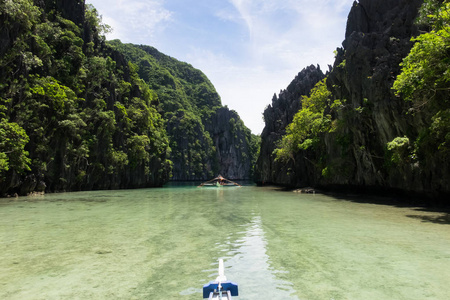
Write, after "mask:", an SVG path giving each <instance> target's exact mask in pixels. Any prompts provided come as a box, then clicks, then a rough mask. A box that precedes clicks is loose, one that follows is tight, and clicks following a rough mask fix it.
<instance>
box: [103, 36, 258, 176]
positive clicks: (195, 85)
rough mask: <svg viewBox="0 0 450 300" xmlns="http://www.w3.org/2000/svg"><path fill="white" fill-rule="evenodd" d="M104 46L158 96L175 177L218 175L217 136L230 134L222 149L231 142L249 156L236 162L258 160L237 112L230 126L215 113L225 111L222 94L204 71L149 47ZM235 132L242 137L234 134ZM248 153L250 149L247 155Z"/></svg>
mask: <svg viewBox="0 0 450 300" xmlns="http://www.w3.org/2000/svg"><path fill="white" fill-rule="evenodd" d="M108 44H109V45H111V46H112V47H114V49H116V50H117V51H119V52H121V53H123V54H124V55H125V57H126V58H127V59H128V60H129V61H130V62H131V63H132V64H134V67H135V70H136V72H137V73H138V74H139V76H140V77H141V78H142V79H143V80H144V81H145V82H146V83H147V84H148V85H149V86H150V87H151V88H152V89H153V90H154V91H155V92H156V93H157V95H158V99H159V101H160V103H161V107H162V108H163V110H164V118H165V120H166V121H167V132H168V134H169V137H170V147H171V149H172V157H171V158H172V161H173V163H174V168H173V178H174V179H176V180H193V179H207V178H211V177H213V176H216V175H217V174H218V173H219V172H220V170H221V167H223V166H222V163H221V161H220V159H219V157H222V156H223V155H221V154H220V151H221V149H219V148H220V143H219V141H218V139H220V138H221V137H222V138H223V136H224V135H230V139H229V141H228V146H226V147H230V146H231V145H234V146H235V147H237V148H239V149H237V150H236V151H237V152H239V153H240V154H242V156H243V157H244V158H245V156H247V157H246V158H247V159H245V161H236V162H234V163H235V164H237V165H238V164H245V165H249V164H250V163H251V160H252V159H253V160H255V159H256V158H255V157H256V152H257V150H256V149H257V147H255V148H254V149H253V148H252V150H248V149H247V148H249V146H250V145H251V144H252V141H253V140H252V135H251V133H250V130H248V128H246V127H245V125H244V124H243V122H242V121H241V120H240V119H239V118H238V116H237V114H236V113H234V114H236V116H235V118H231V119H233V120H234V119H238V121H239V122H235V124H233V126H229V124H228V123H229V121H230V122H231V119H230V120H228V118H227V117H224V118H219V117H218V114H219V112H223V107H222V104H221V101H220V97H219V95H218V94H217V92H216V90H215V88H214V86H213V85H212V84H211V82H210V81H209V80H208V78H207V77H206V76H205V75H204V74H203V72H201V71H200V70H198V69H195V68H194V67H193V66H191V65H190V64H188V63H185V62H181V61H178V60H177V59H174V58H172V57H169V56H167V55H165V54H163V53H161V52H159V51H158V50H156V49H155V48H153V47H150V46H144V45H133V44H123V43H121V42H120V41H119V40H113V41H109V42H108ZM218 128H221V130H217V129H218ZM238 133H239V134H238ZM238 135H243V136H242V137H241V136H239V138H238ZM219 136H221V137H219ZM250 148H251V147H250ZM227 151H228V152H229V150H228V149H227ZM246 151H247V152H248V151H252V152H251V154H248V153H247V154H246V153H245V152H246ZM249 156H251V157H249ZM234 159H236V157H235V158H234ZM223 175H224V176H227V175H228V174H223ZM229 175H231V174H229ZM241 176H242V175H241ZM245 176H249V174H247V175H245Z"/></svg>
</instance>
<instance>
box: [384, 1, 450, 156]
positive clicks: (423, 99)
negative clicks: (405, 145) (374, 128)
mask: <svg viewBox="0 0 450 300" xmlns="http://www.w3.org/2000/svg"><path fill="white" fill-rule="evenodd" d="M419 22H420V25H422V26H425V27H427V28H429V29H430V30H429V32H425V33H422V34H421V35H419V36H418V37H415V38H413V39H412V41H414V42H415V44H414V46H413V48H412V50H411V52H410V53H409V55H408V56H407V57H406V58H405V59H404V60H403V63H402V64H401V66H402V72H401V74H400V75H399V76H398V77H397V80H396V81H395V83H394V86H393V88H394V89H395V90H396V93H397V95H399V96H402V97H403V98H404V99H405V100H406V101H410V102H411V103H412V109H411V113H413V114H416V113H417V114H420V115H423V118H424V123H425V124H426V126H425V128H424V129H423V130H422V131H421V132H420V133H419V136H418V137H416V138H415V137H411V139H412V140H414V138H415V141H414V143H411V145H410V147H409V152H408V153H405V155H404V156H403V157H404V158H408V157H409V158H411V159H419V160H422V161H426V160H431V159H439V158H441V159H443V161H445V162H447V164H448V162H449V160H448V155H449V154H450V2H449V1H448V0H446V1H437V0H427V1H425V3H424V5H423V6H422V9H421V14H420V17H419Z"/></svg>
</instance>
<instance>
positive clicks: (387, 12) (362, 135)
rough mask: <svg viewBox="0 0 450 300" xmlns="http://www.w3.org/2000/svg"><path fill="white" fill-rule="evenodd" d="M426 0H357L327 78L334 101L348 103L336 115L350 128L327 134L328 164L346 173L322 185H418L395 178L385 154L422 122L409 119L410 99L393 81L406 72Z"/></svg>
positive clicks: (411, 181)
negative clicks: (400, 94)
mask: <svg viewBox="0 0 450 300" xmlns="http://www.w3.org/2000/svg"><path fill="white" fill-rule="evenodd" d="M422 2H423V1H421V0H415V1H403V0H397V1H383V0H376V1H374V0H371V1H367V0H361V1H359V3H357V2H354V3H353V7H352V9H351V11H350V14H349V17H348V23H347V30H346V38H345V40H344V42H343V48H341V49H338V55H337V57H336V61H335V63H334V66H333V70H332V72H331V73H330V74H329V77H328V80H327V85H328V88H329V90H330V91H332V93H333V97H334V99H339V100H341V101H343V102H345V106H346V107H345V109H344V110H342V111H341V112H339V114H338V116H336V119H338V120H342V121H344V122H345V123H346V128H345V129H344V130H342V131H341V132H338V133H336V134H329V135H327V136H326V138H325V142H326V145H327V154H328V165H336V166H339V165H343V164H345V167H344V169H345V172H334V174H333V176H330V178H326V179H322V181H321V184H324V185H329V184H336V185H347V184H350V185H355V186H367V187H370V186H375V187H376V186H379V187H382V186H385V187H386V186H387V187H391V188H401V189H408V188H409V187H410V186H416V187H417V184H418V182H416V183H413V182H414V180H413V178H404V179H405V180H398V176H395V179H394V178H392V179H391V178H389V174H390V172H387V170H386V169H385V168H384V166H385V161H384V153H385V146H386V143H388V142H389V141H392V140H393V139H394V138H395V137H398V136H403V135H405V134H406V133H407V132H410V131H411V130H415V129H414V126H413V124H416V125H417V124H418V123H420V122H419V120H417V119H414V118H413V117H411V116H410V117H408V118H407V117H405V113H404V111H405V108H406V105H405V102H404V101H403V100H402V99H400V98H398V97H396V96H395V95H394V93H393V91H392V84H393V82H394V81H395V78H396V77H397V75H398V74H399V72H400V66H399V64H400V63H401V61H402V59H403V58H404V57H405V56H406V55H407V54H408V53H409V51H410V49H411V47H412V43H411V42H410V39H411V37H412V36H413V35H415V34H416V33H417V29H416V26H415V25H414V20H415V18H416V16H417V12H418V9H419V7H420V5H421V4H422ZM416 125H415V126H416ZM339 135H340V136H341V137H342V136H345V138H346V139H347V144H346V145H342V143H341V144H339V143H337V142H336V140H337V138H339ZM338 161H341V162H340V163H336V162H338ZM404 175H406V174H404ZM400 182H402V183H400Z"/></svg>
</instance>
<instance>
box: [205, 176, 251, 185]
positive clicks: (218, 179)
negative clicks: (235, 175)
mask: <svg viewBox="0 0 450 300" xmlns="http://www.w3.org/2000/svg"><path fill="white" fill-rule="evenodd" d="M226 185H234V186H242V185H240V184H238V183H236V182H234V181H231V180H228V179H226V178H224V177H222V175H219V176H217V177H216V178H213V179H211V180H209V181H206V182H203V183H202V184H200V185H199V186H198V187H202V186H216V187H221V186H226Z"/></svg>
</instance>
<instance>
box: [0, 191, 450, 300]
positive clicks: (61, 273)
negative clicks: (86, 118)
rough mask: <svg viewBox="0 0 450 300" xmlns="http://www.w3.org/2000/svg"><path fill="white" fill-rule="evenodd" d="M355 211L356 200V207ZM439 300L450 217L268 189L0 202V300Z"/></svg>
mask: <svg viewBox="0 0 450 300" xmlns="http://www.w3.org/2000/svg"><path fill="white" fill-rule="evenodd" d="M353 200H354V199H353ZM219 258H223V259H224V262H225V274H226V276H227V278H228V279H229V280H232V281H234V282H237V283H238V284H239V293H240V296H239V297H237V300H252V299H255V295H258V299H267V300H274V299H280V300H289V299H311V300H315V299H327V300H330V299H335V300H338V299H346V300H347V299H365V300H369V299H377V300H378V299H408V300H411V299H442V300H447V299H448V296H449V295H450V285H449V284H448V281H449V279H450V222H449V217H448V214H447V213H443V212H432V211H427V210H423V209H421V208H415V207H396V206H392V205H379V204H371V203H365V201H364V199H361V201H359V202H358V201H349V200H348V199H342V197H340V198H339V199H338V198H335V197H332V196H325V195H321V194H317V193H316V194H315V195H312V194H298V193H292V192H287V191H280V190H278V189H276V188H272V187H255V186H244V187H241V188H238V187H230V188H228V187H224V188H196V187H195V186H194V185H172V186H170V185H169V186H168V187H165V188H161V189H140V190H121V191H96V192H77V193H64V194H47V195H44V196H38V197H28V198H18V199H0V299H20V300H23V299H46V300H48V299H155V300H159V299H177V300H178V299H185V300H190V299H192V300H194V299H201V297H202V295H201V288H202V286H203V284H205V283H207V282H208V281H210V280H214V279H215V277H216V276H217V262H218V259H219Z"/></svg>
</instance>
